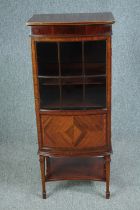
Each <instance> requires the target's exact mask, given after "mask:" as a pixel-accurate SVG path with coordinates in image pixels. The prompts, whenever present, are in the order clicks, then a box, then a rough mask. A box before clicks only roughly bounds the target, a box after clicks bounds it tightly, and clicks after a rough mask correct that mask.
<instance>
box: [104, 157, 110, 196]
mask: <svg viewBox="0 0 140 210" xmlns="http://www.w3.org/2000/svg"><path fill="white" fill-rule="evenodd" d="M110 160H111V159H110V155H108V156H105V171H106V199H109V198H110V191H109V183H110Z"/></svg>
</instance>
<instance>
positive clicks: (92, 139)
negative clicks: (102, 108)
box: [41, 114, 107, 149]
mask: <svg viewBox="0 0 140 210" xmlns="http://www.w3.org/2000/svg"><path fill="white" fill-rule="evenodd" d="M41 127H42V143H43V147H48V148H63V149H64V148H66V149H68V148H69V149H89V148H90V149H91V148H95V147H103V146H105V145H106V144H107V142H106V140H107V139H106V127H107V126H106V114H96V115H95V114H94V115H81V116H77V115H76V116H58V115H41Z"/></svg>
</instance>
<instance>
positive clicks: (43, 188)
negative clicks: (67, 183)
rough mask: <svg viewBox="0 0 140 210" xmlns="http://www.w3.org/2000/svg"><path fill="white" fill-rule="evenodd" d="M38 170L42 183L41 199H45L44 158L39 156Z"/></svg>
mask: <svg viewBox="0 0 140 210" xmlns="http://www.w3.org/2000/svg"><path fill="white" fill-rule="evenodd" d="M39 158H40V159H39V160H40V170H41V182H42V197H43V199H46V186H45V181H46V180H45V179H46V178H45V157H43V156H39Z"/></svg>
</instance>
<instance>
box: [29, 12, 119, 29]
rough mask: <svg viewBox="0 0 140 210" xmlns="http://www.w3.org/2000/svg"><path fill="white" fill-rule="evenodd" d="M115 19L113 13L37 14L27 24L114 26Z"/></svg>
mask: <svg viewBox="0 0 140 210" xmlns="http://www.w3.org/2000/svg"><path fill="white" fill-rule="evenodd" d="M113 23H115V19H114V17H113V14H112V13H111V12H103V13H69V14H35V15H33V16H32V17H31V18H30V19H29V20H28V21H27V23H26V25H27V26H37V25H86V24H113Z"/></svg>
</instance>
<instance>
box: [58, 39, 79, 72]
mask: <svg viewBox="0 0 140 210" xmlns="http://www.w3.org/2000/svg"><path fill="white" fill-rule="evenodd" d="M60 63H61V74H62V76H71V75H81V74H82V43H81V42H67V43H60Z"/></svg>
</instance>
